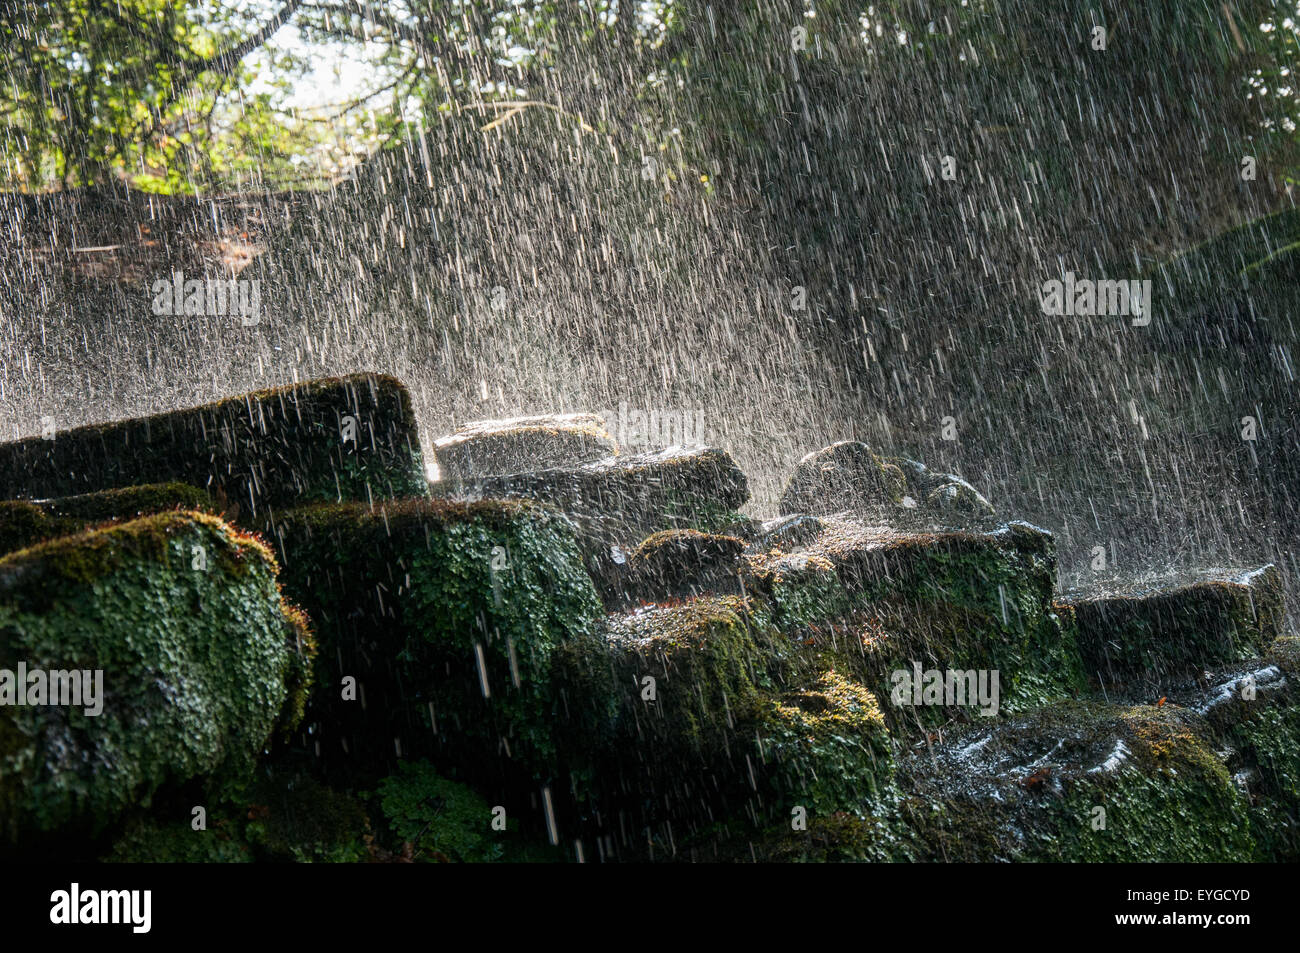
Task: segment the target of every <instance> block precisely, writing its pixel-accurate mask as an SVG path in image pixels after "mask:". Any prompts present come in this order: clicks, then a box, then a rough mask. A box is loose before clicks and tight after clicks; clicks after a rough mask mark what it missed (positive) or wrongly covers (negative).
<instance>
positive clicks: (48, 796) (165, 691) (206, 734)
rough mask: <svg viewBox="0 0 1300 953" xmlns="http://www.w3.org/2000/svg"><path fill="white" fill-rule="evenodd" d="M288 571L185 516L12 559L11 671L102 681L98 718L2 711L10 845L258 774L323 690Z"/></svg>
mask: <svg viewBox="0 0 1300 953" xmlns="http://www.w3.org/2000/svg"><path fill="white" fill-rule="evenodd" d="M276 571H277V567H276V562H275V559H274V557H273V556H272V555H271V553H270V552H269V551H268V550H267V549H266V547H265V546H263V545H262V544H261V542H260V541H258V540H257V539H255V538H253V537H249V536H245V535H243V534H241V533H239V532H237V531H235V530H233V529H232V528H231V527H229V526H228V525H226V524H224V523H222V522H221V521H220V520H219V519H217V518H215V517H212V516H208V515H205V514H200V513H194V512H183V511H178V512H172V513H165V514H160V515H157V516H151V517H146V518H144V519H140V520H135V521H132V522H128V523H123V524H120V525H117V526H114V527H111V528H107V529H102V530H95V531H90V532H87V533H84V534H82V535H78V536H71V537H64V538H61V539H57V540H54V541H52V542H47V543H42V544H40V545H37V546H34V547H31V548H29V549H24V550H20V551H18V552H15V553H11V554H10V555H8V556H6V557H5V558H4V559H0V669H3V670H7V671H8V672H16V670H17V669H18V668H19V666H20V665H21V666H25V668H26V669H27V671H28V672H33V671H38V670H39V671H42V672H46V673H53V672H92V673H94V672H101V673H102V676H100V678H101V681H100V682H98V684H99V685H101V686H102V694H101V695H100V697H99V700H98V704H99V705H100V706H102V710H101V711H99V713H98V714H94V713H92V709H88V707H87V705H88V704H89V702H88V701H87V700H86V699H85V698H84V697H83V699H82V702H83V703H82V704H80V705H54V704H35V703H33V704H26V705H19V704H6V705H4V706H2V707H0V818H3V832H2V833H3V835H4V840H5V841H7V842H9V843H11V844H13V843H22V842H27V841H30V840H31V839H33V838H37V837H39V836H40V835H44V834H48V833H50V832H56V831H57V832H61V833H65V834H66V833H73V832H77V831H88V832H91V833H94V832H98V831H100V830H103V829H104V828H105V827H106V826H107V825H109V824H110V823H112V822H113V821H114V820H115V819H116V818H117V817H118V816H119V815H121V814H122V813H123V812H125V811H126V810H127V809H128V808H129V807H131V806H133V805H136V804H139V803H147V802H148V801H149V799H150V798H151V797H152V796H153V795H154V794H155V792H157V791H158V790H159V789H160V788H163V787H164V786H165V785H169V784H176V783H181V782H185V781H188V780H190V779H194V778H207V779H210V780H211V783H212V784H214V785H216V786H218V787H219V786H221V785H222V784H225V783H231V784H233V783H238V782H239V781H240V779H242V778H244V777H246V776H247V775H248V773H249V772H250V770H251V768H252V766H253V764H254V762H255V760H256V758H257V757H258V755H259V754H260V753H261V752H262V750H263V748H264V747H265V746H266V745H267V743H268V741H270V740H271V738H272V736H273V733H274V731H275V729H276V728H277V727H278V728H280V729H282V730H288V729H290V728H292V727H294V726H295V725H296V724H297V721H298V719H299V718H300V716H301V713H302V706H303V702H304V697H305V694H306V691H307V687H308V680H309V669H310V663H309V656H310V654H311V652H312V650H313V643H312V639H311V635H310V633H309V632H308V630H307V626H306V620H305V618H304V617H303V615H302V614H301V613H300V612H299V611H298V610H296V609H294V608H292V607H290V606H289V605H287V604H286V603H285V602H284V601H283V600H282V598H281V596H280V592H279V589H278V586H277V583H276ZM94 684H96V683H94V682H93V681H92V691H93V690H94V689H93V685H94Z"/></svg>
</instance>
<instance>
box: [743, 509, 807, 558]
mask: <svg viewBox="0 0 1300 953" xmlns="http://www.w3.org/2000/svg"><path fill="white" fill-rule="evenodd" d="M825 528H826V527H825V524H824V523H822V521H821V520H819V519H818V518H817V517H815V516H800V515H795V516H779V517H777V518H776V519H771V520H765V521H764V522H763V523H762V524H760V525H759V527H758V531H757V532H755V533H754V536H753V539H751V540H750V543H749V550H750V552H754V553H766V552H771V551H772V550H773V549H777V550H781V551H783V552H793V551H794V550H797V549H801V548H803V547H804V546H807V545H809V544H810V543H811V542H812V541H813V540H814V539H816V538H817V537H818V536H820V535H821V534H822V531H823V530H824V529H825Z"/></svg>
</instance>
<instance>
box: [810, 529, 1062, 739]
mask: <svg viewBox="0 0 1300 953" xmlns="http://www.w3.org/2000/svg"><path fill="white" fill-rule="evenodd" d="M801 555H802V556H803V558H804V559H805V560H807V561H811V560H825V561H827V562H829V563H830V565H831V566H833V567H834V571H835V574H836V576H837V577H838V580H839V588H838V590H837V589H835V588H833V587H829V586H827V587H826V595H825V597H824V598H821V599H819V598H817V597H816V595H813V596H812V597H811V598H809V597H805V605H807V606H808V607H809V608H811V609H813V610H814V611H812V612H810V611H803V612H801V613H800V614H799V618H801V619H802V620H804V621H805V622H806V624H807V630H806V634H807V635H808V637H810V638H811V640H812V643H813V644H814V645H816V646H817V647H818V648H819V650H820V651H822V652H826V653H830V654H832V655H833V656H834V657H836V658H837V659H838V660H839V664H841V665H843V666H846V667H848V668H850V669H851V670H852V671H855V672H857V673H858V674H859V675H860V677H861V678H862V680H863V681H864V683H865V684H866V685H868V686H869V687H871V688H872V689H873V690H874V691H875V692H876V693H877V695H879V696H880V697H881V698H888V697H890V686H891V674H892V672H894V671H896V670H899V669H903V670H907V669H910V668H911V665H912V663H913V662H919V663H921V665H922V667H923V668H926V669H930V668H938V669H941V670H946V669H957V670H988V671H996V672H998V673H999V689H1000V699H999V702H1000V709H1001V710H1002V711H1004V712H1006V713H1015V712H1019V711H1026V710H1029V709H1031V708H1033V707H1036V706H1039V705H1042V704H1045V703H1047V702H1049V701H1051V700H1054V699H1058V698H1063V697H1070V696H1073V695H1075V694H1077V693H1078V692H1079V691H1080V690H1081V689H1082V688H1083V687H1085V684H1086V682H1085V679H1084V675H1083V669H1082V665H1081V661H1080V658H1079V655H1078V651H1077V648H1076V645H1075V631H1074V626H1073V619H1072V618H1071V617H1070V615H1069V613H1068V612H1061V611H1058V607H1057V606H1055V605H1054V603H1053V589H1054V585H1055V576H1056V555H1055V548H1054V545H1053V543H1052V540H1051V537H1050V535H1049V534H1047V533H1045V532H1043V531H1041V530H1037V529H1034V528H1033V527H1029V526H1028V525H1027V524H1016V523H1013V524H1010V525H1009V526H1007V527H1005V528H1003V529H1001V530H998V531H996V532H992V533H967V532H945V533H920V534H894V533H889V532H885V533H876V534H873V533H871V532H868V531H863V530H859V529H853V528H850V527H846V526H843V525H840V526H838V527H834V528H833V529H832V531H830V532H828V533H827V534H824V535H823V536H822V537H821V538H820V539H819V540H818V541H817V543H816V544H815V545H814V546H813V547H812V548H810V549H809V551H808V553H807V554H806V555H805V554H801ZM841 592H842V593H844V595H841V594H840V593H841ZM818 605H820V606H823V607H824V608H825V609H826V610H827V615H826V616H824V617H823V618H822V619H821V620H817V621H814V619H813V616H814V615H815V609H816V607H817V606H818ZM955 714H962V715H963V716H964V714H965V713H962V712H955V711H952V710H944V709H941V708H938V707H935V708H933V709H916V708H909V709H907V710H906V712H899V711H897V710H894V709H893V707H892V706H886V715H887V717H888V719H889V721H890V725H891V728H893V729H895V730H905V731H914V730H917V729H918V728H921V727H924V726H925V725H928V724H939V723H941V722H942V721H944V720H946V719H947V718H950V717H953V715H955Z"/></svg>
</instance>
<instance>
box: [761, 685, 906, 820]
mask: <svg viewBox="0 0 1300 953" xmlns="http://www.w3.org/2000/svg"><path fill="white" fill-rule="evenodd" d="M758 736H759V743H758V746H759V752H760V755H761V764H762V766H761V767H759V768H758V769H757V770H758V771H759V773H760V774H761V775H763V776H764V777H765V778H767V779H768V781H769V784H771V786H772V788H773V793H774V794H775V795H776V796H777V797H778V798H780V799H782V800H784V801H785V803H786V804H787V805H788V806H793V805H798V806H802V807H804V808H806V809H807V811H808V812H809V814H813V813H817V814H831V813H833V812H836V811H843V810H846V809H851V810H855V811H860V810H862V809H863V806H864V805H866V804H871V803H873V802H874V801H875V799H876V798H877V797H878V796H879V795H881V794H883V793H884V792H885V791H886V789H887V788H888V786H889V784H890V781H891V777H892V774H893V751H892V749H891V746H890V741H889V732H888V731H887V729H886V728H885V717H884V714H883V713H882V712H881V710H880V705H879V704H878V703H877V701H876V697H875V696H874V695H873V694H872V693H871V692H870V691H868V690H867V689H866V688H864V687H863V686H862V685H860V684H859V683H857V682H856V681H854V680H853V679H851V678H847V677H845V676H844V675H842V674H839V673H836V672H834V671H827V672H823V673H822V674H821V675H820V676H819V677H818V678H817V679H816V681H814V682H812V683H811V684H810V685H809V687H808V688H804V689H799V690H796V691H792V692H787V693H785V694H783V695H782V696H781V697H780V699H779V700H777V701H775V702H774V703H772V704H771V705H770V706H769V707H768V709H767V710H766V711H765V712H764V713H763V714H762V716H761V717H760V726H759V729H758Z"/></svg>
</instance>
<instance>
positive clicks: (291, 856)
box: [103, 765, 373, 863]
mask: <svg viewBox="0 0 1300 953" xmlns="http://www.w3.org/2000/svg"><path fill="white" fill-rule="evenodd" d="M200 800H202V801H203V803H204V806H205V810H206V819H205V823H206V829H204V830H194V829H193V826H192V823H191V819H190V818H192V814H190V812H189V811H188V810H186V808H185V807H184V803H185V802H182V801H180V800H174V801H173V803H170V804H168V805H167V806H166V809H165V811H164V810H162V809H156V810H155V811H154V812H153V814H152V815H146V816H141V817H136V818H133V819H132V820H130V821H129V822H128V823H127V825H126V828H125V830H124V831H123V832H122V833H121V834H120V835H118V836H117V837H116V838H115V839H114V840H113V843H112V845H111V846H110V847H109V848H108V850H107V851H106V852H105V854H104V857H103V860H105V861H107V862H110V863H247V862H250V861H256V862H264V863H267V862H269V863H356V862H359V861H363V860H368V859H370V858H371V855H372V851H371V849H370V844H371V843H372V842H373V836H372V834H371V832H370V823H369V821H368V819H367V817H366V812H365V807H364V805H363V803H362V800H361V799H360V798H358V797H355V796H352V795H350V794H347V793H345V792H340V791H335V790H332V789H330V788H327V787H325V786H324V785H322V784H320V783H319V782H317V781H316V780H314V779H313V778H311V777H309V776H307V775H305V774H303V773H302V772H301V771H299V770H296V769H292V768H287V767H284V766H280V765H277V766H275V767H273V768H270V769H265V770H259V771H258V772H257V776H256V778H254V779H251V781H250V783H248V784H246V785H243V786H240V787H238V788H232V789H229V790H227V791H225V792H222V793H220V794H218V793H216V792H206V793H205V794H204V795H203V796H202V797H201V798H200ZM176 815H185V819H176ZM168 816H170V817H171V818H172V819H166V818H167V817H168Z"/></svg>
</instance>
